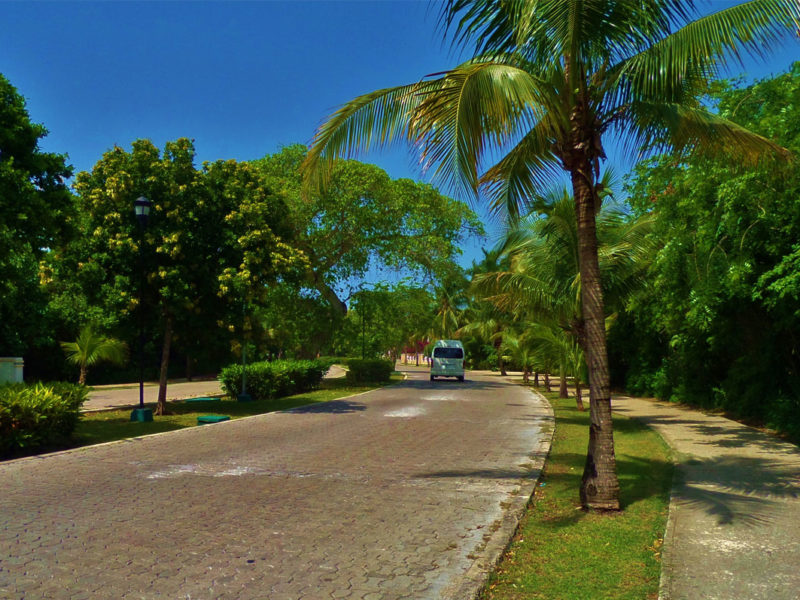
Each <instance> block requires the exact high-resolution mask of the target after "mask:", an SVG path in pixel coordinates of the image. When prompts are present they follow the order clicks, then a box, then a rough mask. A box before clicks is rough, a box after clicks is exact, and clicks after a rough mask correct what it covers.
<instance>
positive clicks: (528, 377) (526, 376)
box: [522, 367, 531, 383]
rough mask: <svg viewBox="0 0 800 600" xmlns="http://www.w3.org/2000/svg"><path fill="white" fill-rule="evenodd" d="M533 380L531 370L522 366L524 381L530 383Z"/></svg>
mask: <svg viewBox="0 0 800 600" xmlns="http://www.w3.org/2000/svg"><path fill="white" fill-rule="evenodd" d="M530 380H531V372H530V370H529V369H528V367H523V368H522V383H529V382H530Z"/></svg>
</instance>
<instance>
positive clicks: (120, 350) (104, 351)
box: [61, 325, 128, 384]
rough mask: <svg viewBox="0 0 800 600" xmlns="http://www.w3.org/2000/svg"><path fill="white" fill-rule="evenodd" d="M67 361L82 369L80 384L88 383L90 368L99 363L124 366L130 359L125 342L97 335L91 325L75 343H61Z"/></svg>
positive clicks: (81, 332)
mask: <svg viewBox="0 0 800 600" xmlns="http://www.w3.org/2000/svg"><path fill="white" fill-rule="evenodd" d="M61 349H62V350H64V353H65V354H66V356H67V361H68V362H70V363H72V364H75V365H78V366H79V367H80V375H79V377H78V383H80V384H85V383H86V375H87V373H88V371H89V367H90V366H92V365H95V364H97V363H99V362H110V363H113V364H117V365H120V364H123V363H124V362H125V361H126V360H127V358H128V347H127V346H126V345H125V342H121V341H119V340H117V339H115V338H111V337H106V336H104V335H101V334H98V333H96V332H95V331H94V330H93V329H92V326H91V325H86V326H85V327H83V328H82V329H81V331H80V333H79V334H78V338H77V339H76V340H75V341H74V342H61Z"/></svg>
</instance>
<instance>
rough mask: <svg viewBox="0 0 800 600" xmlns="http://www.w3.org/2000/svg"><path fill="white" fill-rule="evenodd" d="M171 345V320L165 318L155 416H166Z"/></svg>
mask: <svg viewBox="0 0 800 600" xmlns="http://www.w3.org/2000/svg"><path fill="white" fill-rule="evenodd" d="M171 345H172V318H171V317H167V322H166V326H165V328H164V345H163V346H162V348H161V373H160V374H159V378H158V405H157V406H156V414H157V415H166V414H167V373H168V371H169V351H170V346H171Z"/></svg>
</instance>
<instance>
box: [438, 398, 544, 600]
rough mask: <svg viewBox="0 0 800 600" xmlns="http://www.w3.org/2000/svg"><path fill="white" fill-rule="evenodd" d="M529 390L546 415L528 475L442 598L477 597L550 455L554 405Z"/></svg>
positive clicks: (507, 543)
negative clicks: (481, 544)
mask: <svg viewBox="0 0 800 600" xmlns="http://www.w3.org/2000/svg"><path fill="white" fill-rule="evenodd" d="M528 391H529V392H530V393H531V395H532V396H533V397H534V398H537V399H538V400H540V401H541V402H542V405H543V406H544V407H545V408H546V409H547V419H546V421H545V423H544V426H543V427H542V435H541V437H540V439H539V443H538V444H537V445H536V447H535V449H534V450H533V451H532V452H531V454H530V455H529V458H530V460H531V462H530V468H531V472H530V475H529V476H528V477H525V478H524V479H521V480H520V488H519V490H518V492H517V493H516V494H515V495H513V496H511V498H510V500H509V501H508V504H509V505H508V506H507V507H506V508H505V509H504V513H503V518H502V519H501V520H500V521H499V523H498V522H497V521H495V523H494V525H493V527H492V531H491V534H490V537H489V538H488V539H486V543H485V545H484V546H483V548H482V549H481V552H480V556H478V557H477V558H476V559H475V561H474V562H473V563H472V565H471V566H470V568H469V569H468V570H467V572H466V573H465V574H464V575H463V576H462V578H461V581H460V582H459V583H457V584H454V585H451V586H449V587H448V588H445V590H444V591H443V592H442V595H441V600H475V599H477V598H478V596H479V595H480V593H481V591H482V590H483V588H484V586H485V585H486V582H487V580H488V577H489V574H490V573H491V572H492V571H493V570H494V568H495V567H496V566H497V564H498V563H499V562H500V559H501V558H502V556H503V553H504V552H505V551H506V549H507V548H508V546H509V545H510V544H511V540H512V539H513V537H514V534H515V533H516V531H517V527H519V522H520V520H521V519H522V516H523V515H524V514H525V511H526V510H527V507H528V504H529V503H530V502H531V501H532V499H533V495H534V492H535V491H536V487H537V484H538V483H539V479H541V476H542V469H543V468H544V464H545V462H546V460H547V457H548V456H549V455H550V448H551V444H552V441H553V433H554V431H555V414H554V412H553V407H552V406H551V404H550V403H549V402H548V401H547V399H546V398H545V397H544V396H542V395H541V394H540V393H539V392H537V391H535V390H533V389H528Z"/></svg>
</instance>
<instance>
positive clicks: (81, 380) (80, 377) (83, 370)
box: [78, 363, 87, 385]
mask: <svg viewBox="0 0 800 600" xmlns="http://www.w3.org/2000/svg"><path fill="white" fill-rule="evenodd" d="M86 371H87V369H86V363H84V364H82V365H81V374H80V375H78V383H80V384H81V385H86Z"/></svg>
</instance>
